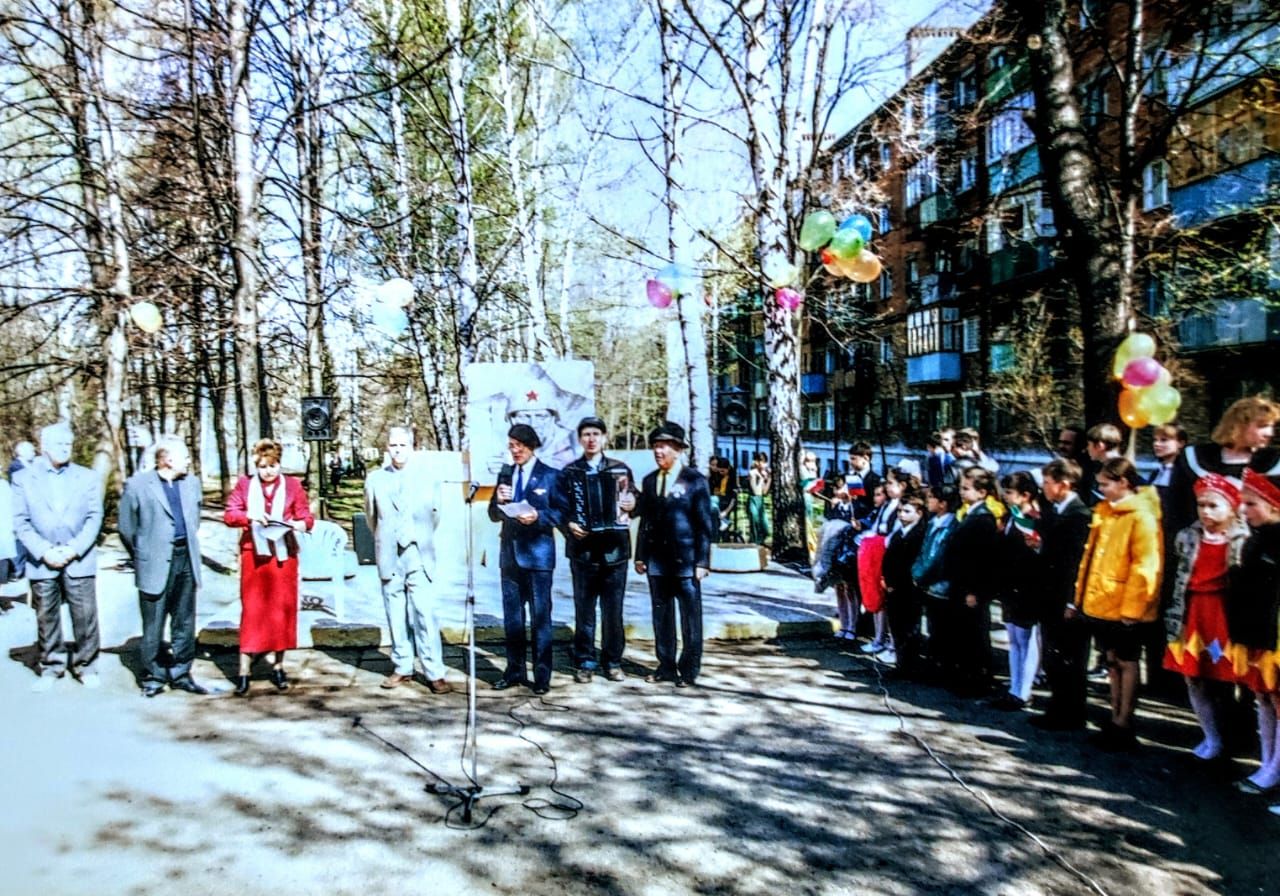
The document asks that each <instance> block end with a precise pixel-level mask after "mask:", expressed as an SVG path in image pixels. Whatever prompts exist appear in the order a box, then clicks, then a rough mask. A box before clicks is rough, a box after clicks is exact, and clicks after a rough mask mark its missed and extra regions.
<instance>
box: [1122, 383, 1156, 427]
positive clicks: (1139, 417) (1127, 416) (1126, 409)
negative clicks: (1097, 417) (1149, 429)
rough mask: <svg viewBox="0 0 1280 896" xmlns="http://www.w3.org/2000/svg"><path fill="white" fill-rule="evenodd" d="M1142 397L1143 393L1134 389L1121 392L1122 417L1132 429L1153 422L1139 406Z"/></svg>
mask: <svg viewBox="0 0 1280 896" xmlns="http://www.w3.org/2000/svg"><path fill="white" fill-rule="evenodd" d="M1144 391H1145V390H1144ZM1141 397H1142V393H1141V392H1136V391H1134V390H1133V389H1125V390H1124V391H1123V392H1121V393H1120V402H1119V404H1120V419H1121V420H1123V421H1124V423H1125V426H1128V427H1129V428H1131V429H1142V427H1144V426H1146V425H1148V424H1149V423H1150V422H1151V421H1150V420H1148V419H1147V415H1146V414H1145V413H1143V411H1142V409H1141V408H1140V407H1139V406H1138V400H1139V398H1141Z"/></svg>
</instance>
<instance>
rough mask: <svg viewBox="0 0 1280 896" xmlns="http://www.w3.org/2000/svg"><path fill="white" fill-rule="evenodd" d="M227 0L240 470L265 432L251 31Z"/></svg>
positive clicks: (234, 0) (240, 5)
mask: <svg viewBox="0 0 1280 896" xmlns="http://www.w3.org/2000/svg"><path fill="white" fill-rule="evenodd" d="M247 2H249V0H230V7H229V9H228V11H227V37H228V41H227V51H228V57H229V60H230V75H231V85H230V94H231V110H230V111H231V166H232V177H233V191H234V194H235V207H236V218H235V227H234V230H233V232H232V236H231V256H232V260H233V263H234V266H235V274H236V288H235V296H234V300H233V302H234V308H233V311H232V313H233V315H234V318H235V323H234V330H235V365H236V387H237V390H238V396H237V405H238V407H239V409H240V416H241V421H242V427H243V429H242V435H243V439H244V444H243V445H242V448H241V450H242V455H241V456H242V458H243V461H242V465H241V466H242V469H243V470H245V471H247V470H248V467H249V448H250V447H251V446H252V443H253V442H254V441H256V440H257V439H259V438H261V437H262V436H263V435H265V434H266V429H267V426H266V415H265V413H264V411H265V409H264V408H263V407H262V404H263V402H262V398H263V396H262V392H261V387H262V384H263V375H262V366H261V363H260V360H259V345H258V288H259V274H258V239H259V235H258V234H259V231H258V228H259V224H258V173H257V169H256V166H255V164H254V149H253V138H254V126H253V115H252V105H251V104H252V100H251V96H250V90H249V88H250V77H249V50H250V40H251V37H252V35H251V29H250V26H249V17H248V10H247V9H246V3H247Z"/></svg>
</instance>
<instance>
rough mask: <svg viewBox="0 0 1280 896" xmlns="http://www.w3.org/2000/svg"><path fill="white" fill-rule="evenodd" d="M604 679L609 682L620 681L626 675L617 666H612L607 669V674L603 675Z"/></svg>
mask: <svg viewBox="0 0 1280 896" xmlns="http://www.w3.org/2000/svg"><path fill="white" fill-rule="evenodd" d="M604 677H605V678H607V679H609V680H610V681H622V680H623V679H624V678H626V677H627V676H626V673H624V672H623V671H622V670H621V669H619V668H618V667H617V666H613V667H612V668H610V669H609V671H608V672H606V673H604Z"/></svg>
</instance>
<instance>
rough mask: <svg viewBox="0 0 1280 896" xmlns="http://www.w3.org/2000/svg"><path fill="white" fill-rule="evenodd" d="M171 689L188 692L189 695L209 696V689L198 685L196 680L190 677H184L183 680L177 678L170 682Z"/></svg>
mask: <svg viewBox="0 0 1280 896" xmlns="http://www.w3.org/2000/svg"><path fill="white" fill-rule="evenodd" d="M169 687H171V688H173V689H174V690H176V691H186V692H187V693H188V694H207V693H209V689H208V688H206V687H205V686H204V685H201V684H197V683H196V680H195V679H194V678H192V677H191V676H190V675H184V676H182V677H181V678H175V679H174V680H173V681H171V682H169Z"/></svg>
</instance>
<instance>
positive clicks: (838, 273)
mask: <svg viewBox="0 0 1280 896" xmlns="http://www.w3.org/2000/svg"><path fill="white" fill-rule="evenodd" d="M822 269H823V270H824V271H826V272H827V273H828V274H830V275H831V276H832V277H848V276H849V275H848V274H846V273H845V271H844V262H842V261H841V260H840V259H838V258H833V259H831V262H830V264H824V265H823V266H822Z"/></svg>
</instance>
